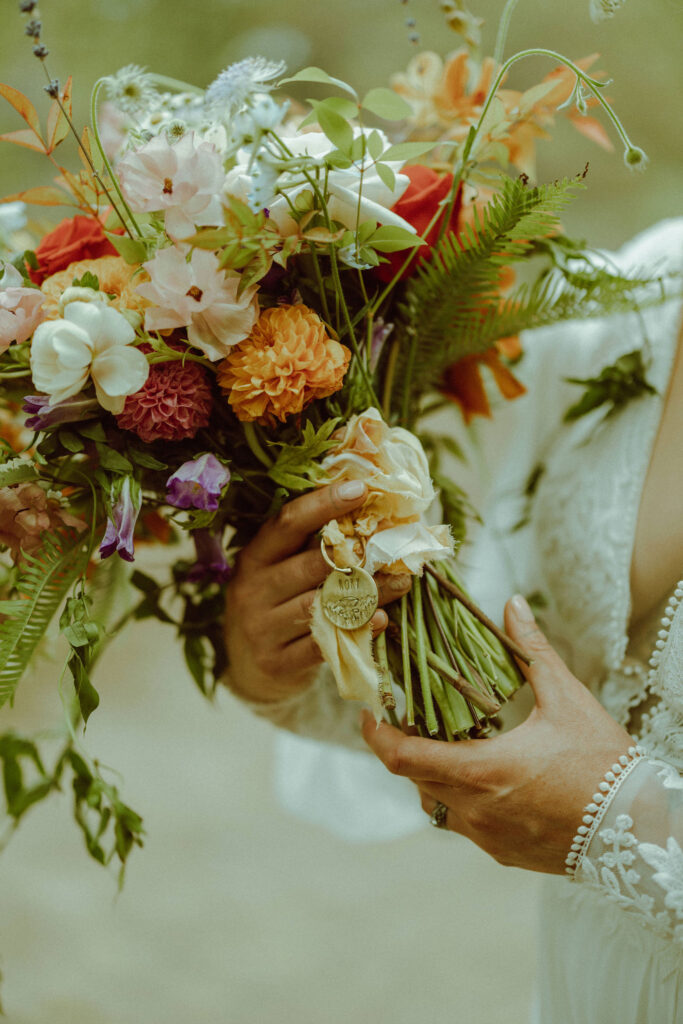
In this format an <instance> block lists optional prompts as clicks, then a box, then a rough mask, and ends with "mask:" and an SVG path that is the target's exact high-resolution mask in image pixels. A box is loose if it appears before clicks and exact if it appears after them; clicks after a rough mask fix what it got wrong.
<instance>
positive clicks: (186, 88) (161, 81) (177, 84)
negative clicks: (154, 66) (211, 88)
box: [149, 72, 204, 96]
mask: <svg viewBox="0 0 683 1024" xmlns="http://www.w3.org/2000/svg"><path fill="white" fill-rule="evenodd" d="M149 77H150V78H151V79H152V81H153V82H154V84H155V85H165V86H166V87H167V88H168V89H175V91H176V92H193V93H194V94H195V96H203V95H204V90H203V89H200V88H199V86H197V85H191V84H190V83H189V82H183V81H182V80H181V79H180V78H169V77H168V75H157V74H153V73H151V72H149Z"/></svg>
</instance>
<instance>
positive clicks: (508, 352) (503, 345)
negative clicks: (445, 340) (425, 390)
mask: <svg viewBox="0 0 683 1024" xmlns="http://www.w3.org/2000/svg"><path fill="white" fill-rule="evenodd" d="M521 353H522V349H521V345H520V342H519V338H518V337H517V336H516V335H515V336H514V337H511V338H501V339H499V340H498V341H497V342H496V344H495V345H494V346H492V347H491V348H490V349H487V351H486V352H483V353H482V354H481V355H471V356H464V357H463V358H462V359H459V360H458V362H457V363H453V365H452V366H449V368H448V369H447V370H446V372H445V374H444V377H443V380H442V382H441V388H440V390H441V392H442V394H444V395H445V396H446V397H447V398H451V399H452V400H453V401H454V402H457V403H458V405H459V406H460V408H461V409H462V414H463V416H464V418H465V423H469V422H470V421H471V420H472V419H473V418H474V417H475V416H486V417H488V418H490V417H491V406H490V403H489V399H488V395H487V394H486V387H485V385H484V381H483V379H482V375H481V368H482V366H486V367H488V369H489V370H490V371H491V374H492V376H493V379H494V381H495V383H496V385H497V386H498V390H499V391H500V393H501V395H502V396H503V398H506V399H508V400H512V399H513V398H519V396H520V395H523V394H525V393H526V388H525V387H524V385H523V384H522V383H521V381H519V380H517V378H516V377H515V375H514V374H513V373H512V371H511V370H510V368H509V367H508V366H506V364H505V363H504V362H503V359H502V358H501V357H504V358H506V359H518V358H519V356H520V355H521Z"/></svg>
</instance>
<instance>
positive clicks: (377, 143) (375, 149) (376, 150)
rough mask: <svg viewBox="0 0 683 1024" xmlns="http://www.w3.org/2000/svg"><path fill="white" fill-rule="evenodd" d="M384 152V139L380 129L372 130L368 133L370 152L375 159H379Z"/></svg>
mask: <svg viewBox="0 0 683 1024" xmlns="http://www.w3.org/2000/svg"><path fill="white" fill-rule="evenodd" d="M383 152H384V139H383V138H382V136H381V135H380V133H379V132H378V131H376V130H375V131H372V132H370V134H369V135H368V153H369V154H370V156H371V157H372V159H373V160H377V159H379V157H381V155H382V153H383Z"/></svg>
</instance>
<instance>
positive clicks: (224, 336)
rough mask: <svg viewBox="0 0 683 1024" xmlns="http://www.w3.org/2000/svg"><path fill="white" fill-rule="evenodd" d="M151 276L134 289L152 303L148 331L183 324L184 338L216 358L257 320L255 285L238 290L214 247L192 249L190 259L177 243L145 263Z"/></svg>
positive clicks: (241, 338)
mask: <svg viewBox="0 0 683 1024" xmlns="http://www.w3.org/2000/svg"><path fill="white" fill-rule="evenodd" d="M143 266H144V268H145V270H146V271H147V273H148V274H149V276H150V280H149V281H147V282H145V283H144V284H140V285H138V287H137V291H138V292H139V293H140V295H142V296H144V298H146V299H148V300H149V301H150V302H151V303H152V305H151V306H149V307H148V308H147V309H146V310H145V328H146V329H147V330H148V331H165V330H173V329H174V328H176V327H187V340H188V341H189V343H190V344H191V345H193V346H194V347H195V348H198V349H199V350H200V351H201V352H203V353H204V355H205V356H206V357H207V358H208V359H211V360H212V361H213V362H216V361H217V360H218V359H224V358H225V356H227V355H228V353H229V351H230V349H231V348H232V346H233V345H237V344H239V342H241V341H244V339H245V338H246V337H247V336H248V335H249V333H250V331H251V329H252V327H253V326H254V324H255V323H256V321H257V320H258V316H259V306H258V299H257V297H256V292H257V291H258V287H257V285H249V287H247V288H244V289H243V290H242V292H241V293H240V291H239V286H240V276H239V274H235V273H229V272H228V273H226V272H225V271H224V270H223V269H222V268H221V265H220V263H219V262H218V257H217V256H216V254H215V253H213V252H207V251H206V250H204V249H194V250H193V251H192V254H191V256H190V257H189V259H187V258H186V256H185V254H184V253H183V252H181V251H180V250H179V249H177V248H175V247H170V248H167V249H161V250H160V251H159V252H158V253H157V254H156V256H155V257H154V259H153V260H149V261H148V262H147V263H144V264H143Z"/></svg>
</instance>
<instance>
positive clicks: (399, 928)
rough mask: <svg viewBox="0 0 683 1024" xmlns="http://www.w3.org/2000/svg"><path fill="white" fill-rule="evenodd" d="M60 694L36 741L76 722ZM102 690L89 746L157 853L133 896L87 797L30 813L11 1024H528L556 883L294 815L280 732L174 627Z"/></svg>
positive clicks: (422, 835)
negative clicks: (356, 841)
mask: <svg viewBox="0 0 683 1024" xmlns="http://www.w3.org/2000/svg"><path fill="white" fill-rule="evenodd" d="M50 675H51V673H50V672H49V671H47V670H46V671H45V673H44V679H43V681H42V682H36V681H32V682H29V681H28V680H27V681H26V682H27V684H28V685H25V686H22V688H21V689H20V692H19V695H18V699H17V707H16V710H15V712H14V713H13V716H12V717H13V724H14V726H15V727H16V728H18V729H22V728H24V727H33V726H40V725H43V724H46V723H47V724H51V725H54V723H55V721H57V720H58V714H57V710H56V708H55V707H54V704H55V699H54V696H53V691H54V682H53V679H52V678H50ZM98 686H99V689H100V692H101V695H102V706H101V708H100V709H99V710H98V711H97V712H95V714H94V715H93V717H92V719H91V724H90V725H89V727H88V731H87V735H86V745H87V747H88V749H89V750H90V751H91V752H93V753H96V755H97V756H98V757H99V758H100V759H101V761H102V762H104V763H106V764H109V765H112V766H114V767H117V768H119V769H121V770H122V771H123V773H124V775H125V781H124V783H123V785H122V792H123V796H124V799H126V800H127V801H128V802H129V803H130V804H131V805H132V806H133V807H134V808H135V809H136V810H138V811H139V812H140V813H141V814H142V815H143V816H144V819H145V826H146V829H147V833H148V835H147V842H146V846H145V849H144V850H142V851H135V852H134V854H133V855H132V858H131V861H130V865H129V871H128V876H127V880H126V885H125V888H124V891H123V893H122V895H121V896H119V897H118V898H116V897H115V893H116V883H115V879H114V877H113V875H112V874H111V873H110V874H107V873H106V872H105V871H103V870H102V869H101V868H100V867H99V866H98V865H96V864H95V863H94V862H93V861H91V860H90V859H89V858H88V857H87V855H86V853H85V851H84V849H83V848H82V844H81V838H80V833H79V832H78V830H77V829H76V826H75V825H74V824H73V822H72V821H71V819H70V806H69V802H68V795H66V794H65V795H63V796H59V795H58V796H54V797H52V798H51V800H50V801H49V802H48V803H47V804H46V805H45V806H44V807H41V808H39V809H36V810H34V811H33V813H32V814H31V815H30V816H29V818H28V819H27V820H26V822H25V824H24V825H23V826H22V827H21V829H20V830H19V831H18V832H17V834H16V835H15V837H14V838H13V839H12V841H11V843H10V845H9V847H8V848H7V850H6V851H5V852H4V853H3V854H2V857H1V858H0V957H1V965H2V970H3V972H4V974H5V982H4V985H3V1001H4V1003H5V1010H6V1012H7V1021H8V1024H156V1022H161V1021H163V1022H164V1024H188V1021H192V1024H262V1022H263V1024H265V1022H273V1024H275V1022H277V1024H346V1022H347V1021H349V1020H352V1021H357V1022H358V1024H384V1022H387V1024H415V1022H416V1021H418V1022H421V1021H425V1022H429V1024H453V1021H462V1022H467V1024H525V1022H526V1021H527V1019H528V1007H529V1001H530V992H531V984H532V973H533V961H534V941H535V939H534V936H535V907H534V892H535V885H536V876H534V875H531V874H528V873H525V872H521V871H512V870H510V869H504V868H501V867H499V866H498V865H497V864H496V863H495V862H494V861H492V860H489V859H488V858H487V857H486V856H485V855H484V854H482V853H480V851H478V850H477V849H476V847H474V846H471V845H469V844H467V843H466V842H465V841H464V840H462V841H461V840H460V839H459V838H456V837H454V836H451V835H446V834H441V833H438V832H436V830H435V829H432V828H430V827H429V825H428V823H427V820H426V818H425V823H424V829H423V830H422V831H420V832H419V833H416V834H414V835H412V836H409V837H408V838H405V839H401V840H397V841H394V842H392V843H381V844H380V843H373V844H366V845H351V844H347V843H344V842H342V841H340V840H338V839H336V838H334V837H332V836H330V835H329V834H327V833H326V832H323V831H322V830H321V829H319V828H316V827H315V826H312V825H307V824H304V823H301V822H298V821H295V820H294V819H292V818H289V817H287V816H286V815H285V814H284V813H283V812H282V811H281V810H280V809H279V808H278V806H277V805H276V804H275V800H274V798H273V796H272V786H271V780H270V771H271V762H272V748H273V735H274V734H273V730H271V728H270V726H268V725H267V724H265V723H263V722H260V721H257V720H256V719H254V718H252V717H251V716H250V715H249V714H248V713H247V712H245V711H244V709H243V708H241V707H240V706H239V704H238V703H237V702H236V701H235V700H234V699H233V698H232V697H230V696H229V695H228V694H227V693H221V694H220V696H219V700H218V702H217V707H211V706H210V705H209V704H207V703H206V702H205V701H204V699H203V698H202V697H201V696H200V695H199V694H198V693H197V691H196V689H195V688H194V686H193V684H192V682H191V681H190V679H189V676H187V674H186V672H185V671H184V668H183V667H181V665H180V660H179V653H178V652H177V650H176V648H175V646H174V645H173V644H172V643H171V642H170V634H169V633H167V632H165V631H164V628H163V627H161V626H140V625H138V626H134V627H132V628H131V629H130V630H129V631H128V632H126V633H125V634H124V635H123V636H122V637H120V638H119V640H118V641H116V643H115V646H112V648H111V650H110V655H109V657H108V658H107V659H106V661H105V663H104V664H103V666H102V670H101V671H100V673H99V676H98ZM408 785H409V784H408ZM359 799H362V794H359Z"/></svg>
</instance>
